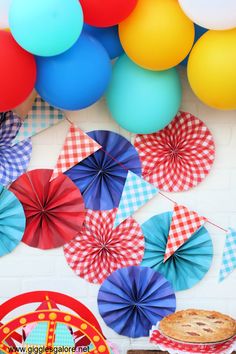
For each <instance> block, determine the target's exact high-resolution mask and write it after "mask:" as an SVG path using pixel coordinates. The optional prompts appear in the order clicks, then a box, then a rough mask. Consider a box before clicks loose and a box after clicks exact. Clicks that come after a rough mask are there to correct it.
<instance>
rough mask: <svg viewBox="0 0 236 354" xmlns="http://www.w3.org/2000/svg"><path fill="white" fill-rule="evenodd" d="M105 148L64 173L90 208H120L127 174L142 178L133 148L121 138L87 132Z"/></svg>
mask: <svg viewBox="0 0 236 354" xmlns="http://www.w3.org/2000/svg"><path fill="white" fill-rule="evenodd" d="M87 134H88V135H89V136H90V137H91V138H92V139H94V140H95V141H96V142H97V143H98V144H100V145H101V146H102V149H100V150H98V151H97V152H95V153H94V154H92V155H91V156H89V157H87V158H86V159H85V160H83V161H82V162H80V163H79V164H77V165H76V166H74V167H72V168H71V169H70V170H68V171H66V172H65V174H66V175H67V176H68V177H70V179H71V180H72V181H73V182H74V183H75V184H76V185H77V187H78V188H79V189H80V191H81V193H82V195H83V197H84V201H85V206H86V208H87V209H92V210H110V209H113V208H117V207H118V205H119V201H120V198H121V195H122V191H123V188H124V184H125V181H126V177H127V174H128V171H129V170H130V171H132V172H134V173H135V174H137V175H139V176H141V174H142V170H141V162H140V159H139V156H138V153H137V151H136V149H135V148H134V146H133V145H132V144H131V143H130V142H129V141H128V140H127V139H125V138H124V137H122V136H121V135H119V134H117V133H114V132H110V131H106V130H95V131H92V132H89V133H87Z"/></svg>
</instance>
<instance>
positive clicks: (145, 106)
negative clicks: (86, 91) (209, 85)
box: [106, 55, 182, 134]
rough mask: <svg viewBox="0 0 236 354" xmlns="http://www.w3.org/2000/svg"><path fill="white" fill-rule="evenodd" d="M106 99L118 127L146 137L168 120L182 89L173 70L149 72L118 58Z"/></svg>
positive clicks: (176, 110) (168, 121)
mask: <svg viewBox="0 0 236 354" xmlns="http://www.w3.org/2000/svg"><path fill="white" fill-rule="evenodd" d="M106 98H107V104H108V108H109V110H110V112H111V115H112V117H113V118H114V120H115V121H116V122H117V123H118V124H119V125H121V126H122V128H124V129H126V130H128V131H129V132H132V133H137V134H150V133H154V132H157V131H158V130H161V129H163V128H164V127H165V126H166V125H168V124H169V123H170V122H171V121H172V119H173V118H174V116H175V115H176V113H177V112H178V110H179V107H180V104H181V99H182V88H181V83H180V78H179V75H178V73H177V71H176V69H175V68H173V69H170V70H166V71H149V70H145V69H143V68H141V67H139V66H137V65H136V64H135V63H133V62H132V61H131V60H130V59H129V58H128V57H127V56H126V55H122V56H121V57H120V59H119V60H118V61H117V62H116V64H115V65H114V68H113V77H112V80H111V84H110V86H109V89H108V92H107V95H106Z"/></svg>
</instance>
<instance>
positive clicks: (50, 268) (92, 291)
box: [0, 68, 236, 353]
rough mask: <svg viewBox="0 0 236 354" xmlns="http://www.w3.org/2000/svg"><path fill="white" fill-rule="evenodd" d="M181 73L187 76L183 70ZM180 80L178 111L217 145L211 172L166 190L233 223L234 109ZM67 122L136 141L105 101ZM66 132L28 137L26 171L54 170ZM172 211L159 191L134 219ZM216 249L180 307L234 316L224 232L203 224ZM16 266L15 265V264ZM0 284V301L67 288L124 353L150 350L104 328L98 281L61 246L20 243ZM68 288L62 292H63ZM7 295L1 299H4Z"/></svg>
mask: <svg viewBox="0 0 236 354" xmlns="http://www.w3.org/2000/svg"><path fill="white" fill-rule="evenodd" d="M181 70H182V74H183V75H181V76H183V77H186V73H185V70H186V69H185V68H183V69H181ZM182 84H183V104H182V107H181V110H182V111H187V112H191V113H192V114H194V115H196V116H197V117H198V118H199V119H201V120H202V121H203V122H204V123H205V124H206V125H207V127H208V128H209V129H210V130H211V132H212V134H213V136H214V140H215V144H216V159H215V163H214V165H213V167H212V170H211V172H210V174H209V176H207V177H206V179H205V180H204V181H203V182H202V183H201V184H199V185H198V186H196V187H195V188H193V189H192V190H190V191H187V192H184V193H182V192H179V193H176V194H175V193H172V194H171V195H170V194H168V193H166V192H165V194H166V195H167V196H170V197H171V198H173V199H174V200H176V201H177V202H178V203H180V204H182V205H186V206H187V207H188V208H189V209H190V210H196V211H197V212H198V213H199V215H204V216H206V217H207V218H209V219H210V220H211V221H212V222H216V223H217V224H219V225H221V226H223V227H227V226H232V227H235V216H236V202H235V200H236V198H235V197H236V187H235V180H236V160H235V149H236V112H235V111H231V112H222V111H216V110H213V109H210V108H208V107H206V106H204V105H203V104H202V103H200V101H198V99H197V98H196V97H195V96H194V95H193V93H192V92H191V91H190V88H189V86H188V84H187V81H186V80H185V79H183V80H182ZM67 116H68V117H69V118H70V120H71V121H73V122H74V123H76V125H77V126H78V127H79V128H81V129H83V130H84V131H92V130H98V129H99V130H111V131H114V132H117V133H119V134H121V135H123V136H124V137H125V138H127V139H128V140H131V141H132V142H134V135H131V134H129V133H127V132H126V131H125V130H123V129H121V128H119V127H118V125H116V123H115V122H114V121H113V120H112V119H111V118H110V116H109V113H108V110H107V108H106V106H105V103H104V101H103V100H102V101H101V102H99V103H97V104H96V105H94V106H91V107H90V108H88V109H87V110H82V111H77V112H73V113H67ZM68 130H69V123H68V122H67V121H63V122H60V123H59V124H57V125H55V126H54V127H51V128H49V129H48V130H45V131H43V132H41V133H40V134H38V135H36V136H33V137H32V142H33V152H32V159H31V163H30V167H29V168H30V169H36V168H44V169H52V168H54V166H55V165H56V162H57V159H58V156H59V154H60V151H61V147H62V145H63V143H64V140H65V138H66V135H67V133H68ZM172 209H173V204H172V203H171V202H169V201H168V200H166V199H165V198H163V197H162V196H161V195H157V196H156V197H154V198H153V199H152V200H150V201H149V202H148V204H146V205H145V207H144V208H141V209H140V210H139V211H138V212H136V214H134V217H135V218H136V219H137V220H138V221H139V222H140V223H141V224H142V223H143V222H145V221H147V220H148V219H150V218H151V217H152V216H153V215H155V214H160V213H164V212H166V211H170V210H172ZM207 229H208V230H209V233H210V235H211V237H212V241H213V247H214V257H213V264H212V267H211V268H210V271H209V272H208V273H207V275H206V277H205V278H204V279H203V280H202V281H201V282H200V283H199V284H197V285H196V286H194V287H193V288H191V289H189V290H187V291H182V292H178V293H177V303H178V307H179V308H181V309H184V308H192V307H199V308H208V309H214V310H219V311H222V312H224V313H228V314H230V315H231V316H234V317H235V316H236V299H235V291H234V288H235V280H236V273H235V272H234V273H232V275H231V276H230V277H228V279H225V281H224V282H223V283H221V284H219V283H218V271H219V268H220V261H221V256H222V249H223V246H224V242H225V233H224V232H222V231H221V230H219V229H217V228H215V227H213V226H211V225H210V224H207ZM16 264H17V267H16ZM0 288H1V289H4V291H2V292H1V295H0V301H1V302H2V301H3V300H6V298H9V297H11V296H15V295H16V294H18V293H21V292H27V291H33V290H42V289H48V290H52V291H59V292H66V293H67V294H69V295H72V296H74V297H75V298H77V299H80V301H81V302H83V303H84V304H85V305H86V306H88V307H89V308H90V309H91V311H92V312H93V313H94V314H95V315H96V317H97V318H98V320H99V322H100V324H102V327H103V330H104V334H105V335H106V336H107V337H108V338H109V339H110V340H111V341H112V342H114V343H116V344H117V345H118V346H119V347H120V348H121V350H122V351H123V353H125V352H126V350H127V349H132V348H141V347H144V348H146V349H148V348H152V345H151V344H148V339H147V338H146V339H138V340H135V339H128V338H127V337H122V336H119V335H118V334H116V332H114V331H113V330H111V329H109V328H108V327H106V325H105V324H104V322H103V320H102V319H101V317H100V315H99V313H98V308H97V293H98V290H99V285H95V284H90V283H89V282H86V281H85V280H84V279H82V278H80V277H78V276H76V274H75V273H74V272H73V270H72V269H71V268H70V267H69V266H68V264H67V262H66V259H65V257H64V252H63V249H62V248H59V249H53V250H48V251H47V252H42V251H41V250H39V249H36V248H32V247H28V246H27V245H25V244H23V243H22V244H20V245H19V246H18V249H17V252H13V253H12V254H9V255H8V256H7V257H2V258H1V259H0ZM65 289H66V291H65ZM3 296H5V299H4V298H3Z"/></svg>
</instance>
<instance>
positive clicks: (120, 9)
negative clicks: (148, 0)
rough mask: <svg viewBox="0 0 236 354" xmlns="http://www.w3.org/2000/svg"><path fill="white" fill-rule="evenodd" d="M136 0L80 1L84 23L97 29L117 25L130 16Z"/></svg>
mask: <svg viewBox="0 0 236 354" xmlns="http://www.w3.org/2000/svg"><path fill="white" fill-rule="evenodd" d="M137 2H138V0H80V3H81V6H82V9H83V12H84V22H85V23H87V24H89V25H91V26H97V27H110V26H114V25H117V24H118V23H120V22H121V21H123V20H124V19H125V18H126V17H128V16H129V15H130V13H131V12H132V11H133V9H134V8H135V6H136V4H137Z"/></svg>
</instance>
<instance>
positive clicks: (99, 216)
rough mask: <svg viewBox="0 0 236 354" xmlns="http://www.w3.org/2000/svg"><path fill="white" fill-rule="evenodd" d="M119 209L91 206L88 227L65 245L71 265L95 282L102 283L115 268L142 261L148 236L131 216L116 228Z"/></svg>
mask: <svg viewBox="0 0 236 354" xmlns="http://www.w3.org/2000/svg"><path fill="white" fill-rule="evenodd" d="M116 211H117V210H116V209H112V210H105V211H92V210H90V209H88V210H87V213H86V217H85V224H84V227H83V228H82V229H81V231H80V232H79V234H78V236H77V237H76V238H75V239H73V240H72V241H71V242H69V243H68V244H66V245H65V246H64V253H65V257H66V260H67V262H68V264H69V266H70V267H71V268H72V269H73V270H74V272H75V273H76V274H77V275H79V276H80V277H82V278H84V279H86V280H87V281H89V282H91V283H102V282H103V281H104V280H105V279H106V278H107V277H108V276H109V275H110V274H111V273H112V272H114V271H115V270H117V269H119V268H123V267H128V266H131V265H138V264H140V262H141V261H142V258H143V254H144V236H143V234H142V230H141V227H140V226H139V224H138V223H137V222H136V221H135V220H134V219H132V218H128V219H126V220H125V221H124V222H123V223H121V224H120V225H119V226H118V227H117V228H116V229H114V230H113V225H114V220H115V216H116Z"/></svg>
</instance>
